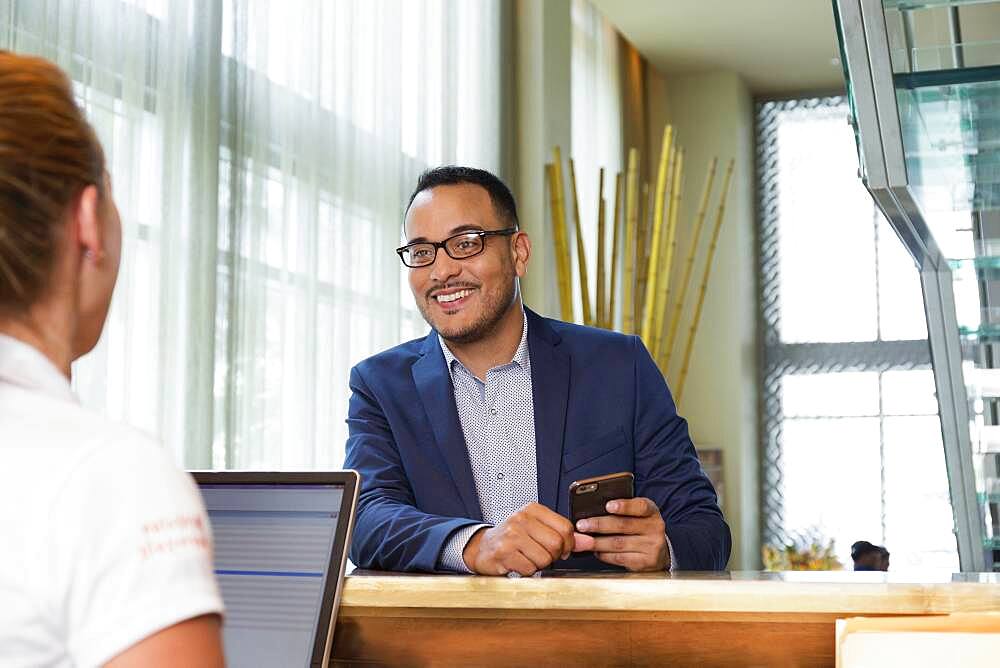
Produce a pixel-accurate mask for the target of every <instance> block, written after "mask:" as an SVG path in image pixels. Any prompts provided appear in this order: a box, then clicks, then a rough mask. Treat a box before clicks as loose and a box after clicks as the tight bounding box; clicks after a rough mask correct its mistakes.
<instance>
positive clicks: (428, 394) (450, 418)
mask: <svg viewBox="0 0 1000 668" xmlns="http://www.w3.org/2000/svg"><path fill="white" fill-rule="evenodd" d="M412 372H413V382H414V384H415V385H416V388H417V395H418V396H419V397H420V401H421V402H422V403H423V405H424V411H426V413H427V418H428V419H429V420H430V423H431V429H432V430H433V432H434V439H435V440H436V441H437V446H438V448H439V449H440V450H441V453H442V454H443V455H444V459H445V461H446V462H447V463H448V470H449V471H450V472H451V478H452V480H453V481H454V482H455V487H456V488H458V493H459V495H460V496H461V498H462V503H463V505H464V506H465V516H466V517H468V518H471V519H474V520H478V521H482V519H483V511H482V509H481V508H480V507H479V497H478V495H477V494H476V483H475V480H474V479H473V477H472V466H471V465H470V464H469V451H468V448H467V447H466V445H465V435H464V434H463V433H462V423H461V422H460V421H459V419H458V409H457V408H456V407H455V394H454V390H453V389H452V384H451V374H450V373H449V371H448V366H447V364H446V363H445V360H444V355H443V354H442V353H441V345H440V343H438V337H437V333H435V332H433V331H432V332H431V333H430V334H428V335H427V339H426V341H425V343H424V348H423V351H422V354H421V357H420V359H419V360H417V361H416V363H414V365H413V367H412Z"/></svg>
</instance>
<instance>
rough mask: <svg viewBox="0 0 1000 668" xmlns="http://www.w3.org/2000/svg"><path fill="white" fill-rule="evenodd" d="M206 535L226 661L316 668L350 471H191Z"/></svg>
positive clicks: (348, 524) (338, 569)
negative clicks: (211, 547) (221, 609)
mask: <svg viewBox="0 0 1000 668" xmlns="http://www.w3.org/2000/svg"><path fill="white" fill-rule="evenodd" d="M192 475H193V476H194V479H195V481H196V482H197V483H198V486H199V488H200V489H201V494H202V498H203V499H204V501H205V508H206V510H207V511H208V517H209V521H210V522H211V525H212V533H213V535H214V538H215V575H216V578H217V579H218V581H219V588H220V589H221V591H222V599H223V602H224V603H225V605H226V617H225V621H224V623H223V628H222V635H223V643H224V645H225V652H226V659H227V663H228V664H229V665H231V666H244V665H253V666H269V665H273V666H279V665H280V666H325V665H327V663H328V662H329V659H330V652H331V649H332V645H333V630H334V625H335V623H336V618H337V609H338V607H339V605H340V594H341V590H342V588H343V581H344V569H345V566H346V564H347V551H348V547H349V546H350V539H351V531H352V529H353V526H354V511H355V506H356V504H357V499H358V487H359V484H358V480H359V477H358V474H357V473H356V472H354V471H336V472H303V473H298V472H296V473H287V472H281V473H263V472H245V471H211V472H208V471H205V472H202V471H194V472H192Z"/></svg>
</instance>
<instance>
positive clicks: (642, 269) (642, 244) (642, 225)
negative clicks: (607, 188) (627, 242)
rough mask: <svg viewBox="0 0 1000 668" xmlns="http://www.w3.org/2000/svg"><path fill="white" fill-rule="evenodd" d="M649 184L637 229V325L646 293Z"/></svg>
mask: <svg viewBox="0 0 1000 668" xmlns="http://www.w3.org/2000/svg"><path fill="white" fill-rule="evenodd" d="M648 201H649V184H648V183H645V182H644V183H643V184H642V194H641V196H640V197H639V215H638V221H639V222H638V224H637V225H636V230H635V311H636V313H635V327H636V331H639V328H640V327H642V304H643V299H644V295H645V294H646V261H647V260H646V258H647V257H648V255H649V250H648V248H649V240H648V239H647V237H648V236H649V225H648V224H647V220H646V216H647V212H648V210H649V207H648V206H647V204H648Z"/></svg>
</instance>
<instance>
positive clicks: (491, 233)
mask: <svg viewBox="0 0 1000 668" xmlns="http://www.w3.org/2000/svg"><path fill="white" fill-rule="evenodd" d="M518 232H520V230H519V229H518V228H516V227H507V228H504V229H502V230H465V231H464V232H459V233H457V234H453V235H451V236H450V237H448V238H447V239H445V240H444V241H414V242H412V243H408V244H406V245H405V246H400V247H399V248H397V249H396V255H398V256H399V260H400V262H402V263H403V266H405V267H407V268H408V269H423V268H424V267H429V266H431V265H432V264H434V263H435V262H436V261H437V254H438V250H439V249H442V248H443V249H444V252H445V253H446V254H447V255H448V257H450V258H451V259H452V260H468V259H469V258H470V257H476V256H477V255H482V254H483V252H485V251H486V239H485V237H498V236H505V237H509V236H511V235H514V234H517V233H518ZM470 234H472V235H475V236H477V237H479V238H480V239H482V240H483V247H482V248H480V249H479V250H478V251H476V252H475V253H473V254H472V255H463V256H462V257H455V256H454V255H452V254H451V253H450V252H449V251H448V245H447V244H448V242H449V241H451V240H452V239H457V238H459V237H464V236H467V235H470ZM414 246H433V247H434V259H432V260H431V261H430V262H428V263H427V264H418V265H416V266H414V265H411V264H407V263H406V260H404V259H403V253H405V252H406V251H407V249H409V248H412V247H414Z"/></svg>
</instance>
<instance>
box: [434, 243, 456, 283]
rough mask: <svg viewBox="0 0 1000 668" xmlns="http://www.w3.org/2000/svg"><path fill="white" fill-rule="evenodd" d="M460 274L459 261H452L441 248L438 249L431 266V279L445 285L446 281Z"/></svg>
mask: <svg viewBox="0 0 1000 668" xmlns="http://www.w3.org/2000/svg"><path fill="white" fill-rule="evenodd" d="M460 273H462V263H461V261H460V260H455V259H452V257H451V256H450V255H448V254H447V253H446V252H444V249H443V248H440V249H438V254H437V257H436V258H435V260H434V264H433V265H431V279H432V280H434V281H436V282H438V283H447V282H448V279H450V278H454V277H455V276H458V275H459V274H460Z"/></svg>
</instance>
